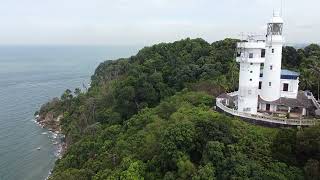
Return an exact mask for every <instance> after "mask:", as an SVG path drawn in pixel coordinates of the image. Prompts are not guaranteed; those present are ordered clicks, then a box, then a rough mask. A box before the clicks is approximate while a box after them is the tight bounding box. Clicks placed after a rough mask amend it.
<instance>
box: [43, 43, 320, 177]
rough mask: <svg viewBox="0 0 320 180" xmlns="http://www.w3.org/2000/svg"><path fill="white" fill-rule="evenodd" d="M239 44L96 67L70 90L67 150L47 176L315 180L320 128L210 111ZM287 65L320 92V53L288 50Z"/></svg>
mask: <svg viewBox="0 0 320 180" xmlns="http://www.w3.org/2000/svg"><path fill="white" fill-rule="evenodd" d="M236 42H238V40H234V39H225V40H223V41H217V42H214V43H212V44H209V43H207V42H206V41H204V40H202V39H192V40H191V39H185V40H181V41H177V42H174V43H161V44H158V45H154V46H152V47H146V48H143V49H142V50H140V51H139V53H138V54H137V55H135V56H132V57H130V58H126V59H119V60H115V61H105V62H104V63H102V64H100V65H99V66H98V67H97V69H96V71H95V74H94V75H93V76H92V78H91V80H92V83H91V87H90V88H89V90H88V91H87V92H81V91H80V89H76V90H75V91H74V92H72V91H70V90H66V91H65V93H64V94H63V95H62V96H61V98H60V99H59V100H57V99H55V101H53V102H50V103H47V104H46V105H44V106H43V107H42V108H41V109H40V114H45V113H47V112H49V111H50V112H53V113H54V115H55V116H56V117H57V116H58V115H60V114H63V119H62V120H61V127H62V131H63V133H64V134H65V135H66V142H67V144H68V149H67V152H66V153H65V154H64V155H63V158H62V159H60V160H58V161H57V162H56V166H55V168H54V171H53V174H52V176H51V179H71V180H72V179H89V180H90V179H94V180H98V179H137V180H138V179H199V180H200V179H201V180H202V179H248V178H250V179H251V178H252V179H319V177H320V164H319V162H320V126H315V127H311V128H304V129H294V128H282V129H275V128H274V129H272V128H266V127H260V126H254V125H251V124H248V123H245V122H242V121H241V120H239V119H236V118H231V117H228V116H225V115H223V114H220V113H218V112H215V111H214V110H213V106H214V99H215V97H216V96H217V95H218V94H220V93H222V92H226V91H233V90H236V89H237V83H238V65H237V64H236V62H235V59H234V54H235V49H236ZM283 64H284V66H285V67H286V68H289V69H293V70H298V71H299V72H301V77H300V78H301V79H300V80H301V86H300V87H301V88H303V89H310V90H311V91H312V92H313V93H314V94H315V95H316V94H317V92H318V84H319V78H317V77H319V69H320V47H319V46H318V45H315V44H313V45H310V46H308V47H306V48H304V49H299V50H296V49H294V48H293V47H285V48H284V50H283Z"/></svg>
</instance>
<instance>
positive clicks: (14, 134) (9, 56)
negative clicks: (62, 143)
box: [0, 45, 139, 180]
mask: <svg viewBox="0 0 320 180" xmlns="http://www.w3.org/2000/svg"><path fill="white" fill-rule="evenodd" d="M138 49H139V47H130V46H82V45H81V46H70V45H63V46H62V45H59V46H51V45H50V46H39V45H31V46H28V45H8V46H5V45H0V179H1V180H2V179H3V180H15V179H24V180H43V179H45V178H46V177H47V176H48V174H49V172H50V170H51V169H52V168H53V166H54V163H55V161H56V160H57V153H58V151H59V146H58V145H57V144H56V143H57V141H59V139H58V138H57V137H55V135H54V134H52V133H49V132H48V131H47V130H46V129H43V128H41V127H40V126H39V125H37V124H36V123H35V119H34V113H35V111H37V110H39V108H40V106H41V105H42V104H44V103H46V102H47V101H49V100H51V99H52V98H54V97H60V95H61V94H62V93H63V92H64V90H66V89H70V90H74V89H75V88H77V87H80V88H81V87H82V86H83V85H87V84H88V83H89V82H90V76H91V75H92V74H93V73H94V70H95V68H96V67H97V66H98V65H99V63H101V62H103V61H105V60H113V59H117V58H122V57H129V56H131V55H134V54H136V53H137V52H138ZM38 148H40V150H38Z"/></svg>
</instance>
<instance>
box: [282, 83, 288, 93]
mask: <svg viewBox="0 0 320 180" xmlns="http://www.w3.org/2000/svg"><path fill="white" fill-rule="evenodd" d="M283 91H289V84H288V83H283Z"/></svg>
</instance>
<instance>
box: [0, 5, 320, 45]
mask: <svg viewBox="0 0 320 180" xmlns="http://www.w3.org/2000/svg"><path fill="white" fill-rule="evenodd" d="M280 4H281V3H280V0H0V23H1V25H0V44H79V45H91V44H99V45H100V44H103V45H150V44H153V43H157V42H168V41H175V40H179V39H182V38H186V37H191V38H196V37H201V38H203V39H205V40H207V41H209V42H213V41H216V40H220V39H224V38H226V37H234V38H237V37H238V38H239V37H240V36H239V34H240V33H241V32H252V33H260V34H264V33H265V29H264V26H265V24H266V23H267V22H268V20H269V19H270V18H271V16H272V12H273V9H275V10H279V9H280ZM284 4H285V5H284V11H283V16H284V20H285V23H286V24H285V30H284V33H285V36H286V41H287V42H288V43H310V42H320V9H319V8H320V1H319V0H303V1H302V0H286V1H285V3H284Z"/></svg>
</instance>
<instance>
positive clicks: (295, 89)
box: [217, 14, 320, 124]
mask: <svg viewBox="0 0 320 180" xmlns="http://www.w3.org/2000/svg"><path fill="white" fill-rule="evenodd" d="M283 24H284V22H283V19H282V18H281V17H280V16H279V15H278V14H274V16H273V18H272V19H271V20H270V22H269V23H268V24H267V34H266V36H265V37H266V38H265V39H263V40H257V39H254V38H253V36H251V37H249V38H248V40H246V41H242V42H239V43H237V57H236V61H237V62H239V63H240V73H239V90H238V91H237V92H233V93H229V94H223V95H220V96H219V97H218V98H217V105H218V107H220V108H221V109H223V110H224V111H228V112H229V113H231V114H233V115H239V116H241V117H247V115H251V116H254V117H258V116H259V117H260V116H264V115H265V114H269V115H272V117H271V116H270V119H273V118H274V115H276V116H277V117H286V118H297V119H300V120H301V118H302V117H305V116H309V115H313V114H314V113H315V112H316V110H317V109H318V110H317V111H320V105H319V104H318V102H317V101H316V100H315V98H314V97H313V95H312V94H311V93H310V92H307V91H306V92H304V91H299V75H300V74H299V73H297V72H294V71H290V70H287V69H281V60H282V47H283V43H284V38H283V36H282V30H283ZM230 104H233V105H232V106H233V107H231V106H230ZM222 106H225V107H222ZM228 108H229V109H228ZM231 108H232V109H231ZM245 114H247V115H245ZM249 117H250V116H249ZM264 118H267V117H264ZM264 118H262V119H264ZM270 119H269V120H267V119H266V121H271V120H270ZM279 122H281V123H282V122H284V121H283V120H280V121H279ZM293 123H297V122H295V121H294V120H293ZM300 123H301V122H300ZM308 123H309V121H306V124H308Z"/></svg>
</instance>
